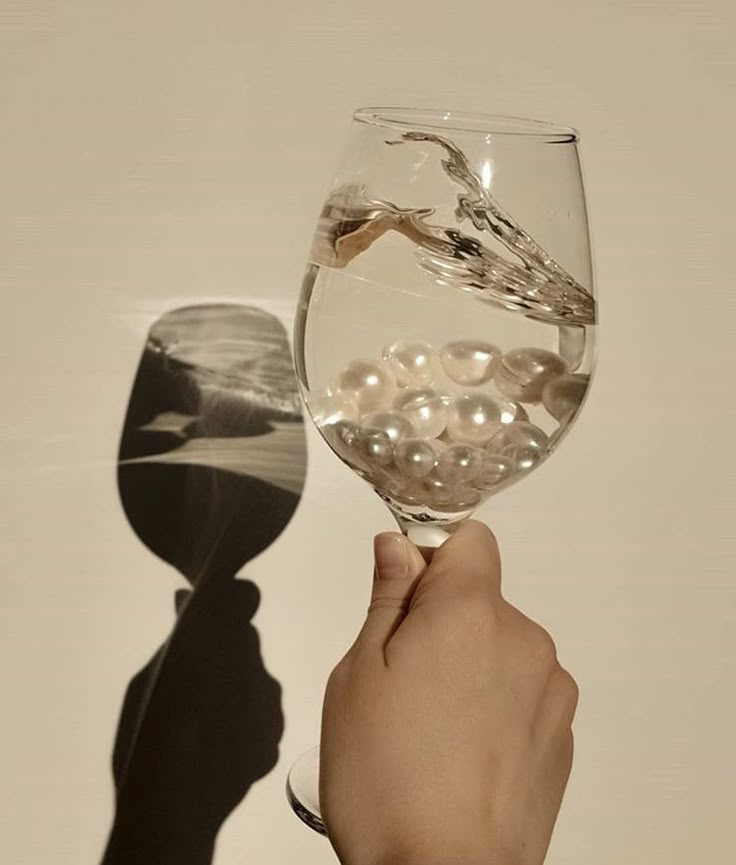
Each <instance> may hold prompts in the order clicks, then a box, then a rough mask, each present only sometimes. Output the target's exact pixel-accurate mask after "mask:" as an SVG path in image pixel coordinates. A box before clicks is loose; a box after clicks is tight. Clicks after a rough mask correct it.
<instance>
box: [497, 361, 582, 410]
mask: <svg viewBox="0 0 736 865" xmlns="http://www.w3.org/2000/svg"><path fill="white" fill-rule="evenodd" d="M566 372H567V364H566V363H565V361H564V360H563V359H562V358H561V357H560V356H559V354H555V353H554V352H553V351H547V350H546V349H543V348H515V349H513V350H512V351H508V352H506V354H505V355H504V356H503V357H502V358H501V361H500V363H499V364H498V366H497V367H496V370H495V373H494V376H493V378H494V381H495V382H496V387H497V388H498V389H499V390H500V391H501V393H503V394H505V395H506V396H507V397H508V398H509V399H513V400H517V401H519V402H539V401H540V400H541V399H542V391H543V390H544V386H545V385H546V384H547V382H548V381H551V379H553V378H557V376H560V375H563V374H564V373H566Z"/></svg>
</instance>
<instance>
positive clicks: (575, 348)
mask: <svg viewBox="0 0 736 865" xmlns="http://www.w3.org/2000/svg"><path fill="white" fill-rule="evenodd" d="M585 344H586V332H585V328H584V327H576V326H569V327H560V328H559V336H558V343H557V346H558V350H559V352H560V354H561V355H562V357H563V358H564V359H565V363H567V368H568V369H569V370H570V371H571V372H572V371H574V370H576V369H578V367H579V366H580V364H581V363H582V362H583V358H584V357H585Z"/></svg>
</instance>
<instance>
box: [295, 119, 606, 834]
mask: <svg viewBox="0 0 736 865" xmlns="http://www.w3.org/2000/svg"><path fill="white" fill-rule="evenodd" d="M577 144H578V134H577V133H576V131H575V130H574V129H571V128H569V127H565V126H559V125H557V124H552V123H544V122H541V121H534V120H523V119H519V118H513V117H494V116H484V115H480V114H462V113H456V112H451V111H428V110H418V109H399V108H375V109H374V108H367V109H361V110H359V111H356V112H355V114H354V117H353V123H352V126H351V130H350V136H349V139H348V142H347V146H346V148H345V150H344V152H343V155H342V158H341V160H340V162H339V164H338V168H337V172H336V174H335V177H334V179H333V182H332V185H331V188H330V190H329V192H328V194H327V196H326V199H325V202H324V204H323V206H322V210H321V212H320V216H319V219H318V222H317V227H316V231H315V235H314V241H313V244H312V248H311V251H310V254H309V260H308V262H307V266H306V270H305V274H304V280H303V284H302V288H301V294H300V297H299V303H298V310H297V318H296V328H295V360H296V368H297V377H298V381H299V386H300V388H301V392H302V396H303V398H304V402H305V404H306V406H307V409H308V411H309V414H310V415H311V417H312V419H313V420H314V423H315V424H316V426H317V428H318V429H319V431H320V432H321V434H322V435H323V436H324V438H325V440H326V441H327V443H328V444H329V446H330V447H331V448H332V450H333V451H334V452H335V453H336V454H337V456H338V457H339V458H340V459H341V460H342V461H343V462H345V463H346V464H347V465H348V466H350V468H352V469H353V471H354V472H355V473H356V474H357V475H359V476H360V477H361V478H363V479H364V480H365V481H366V482H367V483H368V484H369V485H370V486H371V487H372V488H373V489H374V490H375V492H376V493H377V494H378V495H379V496H380V497H381V498H382V499H383V501H384V502H386V504H387V505H388V507H389V509H390V511H391V512H392V514H393V515H394V516H395V518H396V520H397V521H398V523H399V526H400V527H401V529H402V530H403V531H404V532H406V533H408V534H409V536H410V537H412V539H414V540H416V541H417V542H419V543H424V544H428V545H435V544H437V543H440V542H441V541H442V539H443V538H444V537H446V536H447V533H448V532H451V531H452V530H453V529H454V528H455V527H456V526H457V525H458V524H459V523H460V522H461V521H462V520H464V519H466V518H467V517H469V516H470V515H471V514H472V513H473V511H474V510H475V509H476V508H477V507H478V505H479V504H481V502H483V501H484V500H486V499H487V498H488V497H489V496H492V495H495V494H496V493H498V492H499V491H501V490H503V489H505V488H506V487H508V486H509V485H510V484H513V483H516V482H517V481H519V480H520V479H522V478H524V477H526V476H527V475H529V474H530V473H531V472H532V471H533V470H534V469H535V468H537V467H538V466H539V465H541V464H542V463H543V462H544V461H545V460H546V459H548V458H549V456H550V455H551V454H552V453H553V452H554V451H555V449H556V448H557V447H558V446H559V444H560V442H561V441H562V440H563V438H564V437H565V435H566V434H567V432H568V431H569V430H570V428H571V426H572V424H573V423H574V421H575V418H576V417H577V415H578V413H579V411H580V409H581V406H582V405H583V402H584V400H585V396H586V394H587V392H588V387H589V385H590V379H591V374H592V372H593V365H594V355H595V334H596V325H597V305H596V300H595V295H594V291H593V284H592V283H593V280H592V266H591V255H590V244H589V237H588V224H587V216H586V208H585V196H584V191H583V183H582V179H581V174H580V164H579V159H578V147H577ZM300 778H301V776H300ZM310 798H311V799H312V801H314V797H310ZM310 810H311V811H312V812H314V811H315V809H314V808H311V809H310ZM317 816H318V815H317ZM310 825H311V824H310Z"/></svg>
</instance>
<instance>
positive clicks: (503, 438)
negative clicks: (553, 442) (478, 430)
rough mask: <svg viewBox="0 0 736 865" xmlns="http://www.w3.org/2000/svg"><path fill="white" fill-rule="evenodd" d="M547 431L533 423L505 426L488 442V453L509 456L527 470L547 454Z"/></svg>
mask: <svg viewBox="0 0 736 865" xmlns="http://www.w3.org/2000/svg"><path fill="white" fill-rule="evenodd" d="M548 443H549V442H548V439H547V435H546V433H545V432H543V431H542V430H541V429H539V427H536V426H534V424H531V423H525V422H518V423H510V424H506V425H505V426H503V427H502V428H501V429H500V430H499V431H498V432H497V433H496V435H494V436H493V438H492V439H491V440H490V441H489V442H488V448H487V450H488V453H489V454H496V455H500V456H504V457H508V458H509V459H510V460H511V461H512V462H513V463H514V465H515V466H516V468H517V469H519V470H524V471H527V470H528V469H530V468H532V467H533V466H535V465H536V464H537V463H538V462H539V460H541V459H542V457H544V456H545V455H546V454H547V446H548Z"/></svg>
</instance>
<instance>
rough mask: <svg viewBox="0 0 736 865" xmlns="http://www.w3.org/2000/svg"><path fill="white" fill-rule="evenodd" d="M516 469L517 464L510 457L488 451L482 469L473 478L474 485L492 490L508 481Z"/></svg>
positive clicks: (484, 456) (481, 488)
mask: <svg viewBox="0 0 736 865" xmlns="http://www.w3.org/2000/svg"><path fill="white" fill-rule="evenodd" d="M515 471H516V465H515V463H514V462H513V460H511V459H510V458H509V457H505V456H501V454H491V453H488V452H486V453H485V454H484V455H483V463H482V465H481V468H480V471H479V472H478V474H477V475H476V477H475V478H474V480H473V486H474V487H477V488H478V489H480V490H492V489H493V488H494V487H497V486H498V485H499V484H502V483H504V482H505V481H507V480H508V479H509V478H510V477H511V476H512V475H513V474H514V472H515Z"/></svg>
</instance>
